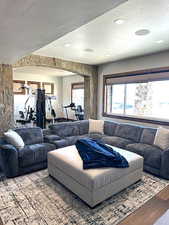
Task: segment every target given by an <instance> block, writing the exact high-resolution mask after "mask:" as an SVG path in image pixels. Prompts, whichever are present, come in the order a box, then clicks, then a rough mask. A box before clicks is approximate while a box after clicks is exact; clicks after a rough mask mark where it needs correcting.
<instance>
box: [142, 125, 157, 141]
mask: <svg viewBox="0 0 169 225" xmlns="http://www.w3.org/2000/svg"><path fill="white" fill-rule="evenodd" d="M156 131H157V129H154V128H143V132H142V135H141V138H140V143H144V144H149V145H153V143H154V138H155V135H156Z"/></svg>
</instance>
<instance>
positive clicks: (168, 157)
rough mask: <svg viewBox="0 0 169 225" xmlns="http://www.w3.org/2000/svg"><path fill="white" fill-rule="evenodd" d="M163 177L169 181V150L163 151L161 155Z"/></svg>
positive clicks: (161, 173)
mask: <svg viewBox="0 0 169 225" xmlns="http://www.w3.org/2000/svg"><path fill="white" fill-rule="evenodd" d="M160 175H161V177H163V178H165V179H169V149H167V150H163V152H162V153H161V169H160Z"/></svg>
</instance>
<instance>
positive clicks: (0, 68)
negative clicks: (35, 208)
mask: <svg viewBox="0 0 169 225" xmlns="http://www.w3.org/2000/svg"><path fill="white" fill-rule="evenodd" d="M13 111H14V110H13V76H12V66H11V65H6V64H0V136H1V135H2V134H3V132H4V131H6V130H8V129H9V128H12V127H13V124H14V118H13Z"/></svg>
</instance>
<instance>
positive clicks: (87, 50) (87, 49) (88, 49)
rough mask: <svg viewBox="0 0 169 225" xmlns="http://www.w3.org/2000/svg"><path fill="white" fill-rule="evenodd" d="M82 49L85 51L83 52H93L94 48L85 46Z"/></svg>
mask: <svg viewBox="0 0 169 225" xmlns="http://www.w3.org/2000/svg"><path fill="white" fill-rule="evenodd" d="M84 51H85V52H94V50H93V49H91V48H86V49H84Z"/></svg>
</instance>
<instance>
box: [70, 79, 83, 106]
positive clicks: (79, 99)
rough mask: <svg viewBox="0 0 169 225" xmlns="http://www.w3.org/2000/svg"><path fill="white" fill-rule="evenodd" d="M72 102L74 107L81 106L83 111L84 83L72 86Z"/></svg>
mask: <svg viewBox="0 0 169 225" xmlns="http://www.w3.org/2000/svg"><path fill="white" fill-rule="evenodd" d="M72 102H73V103H75V105H76V106H78V105H81V106H82V109H84V83H74V84H72Z"/></svg>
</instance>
